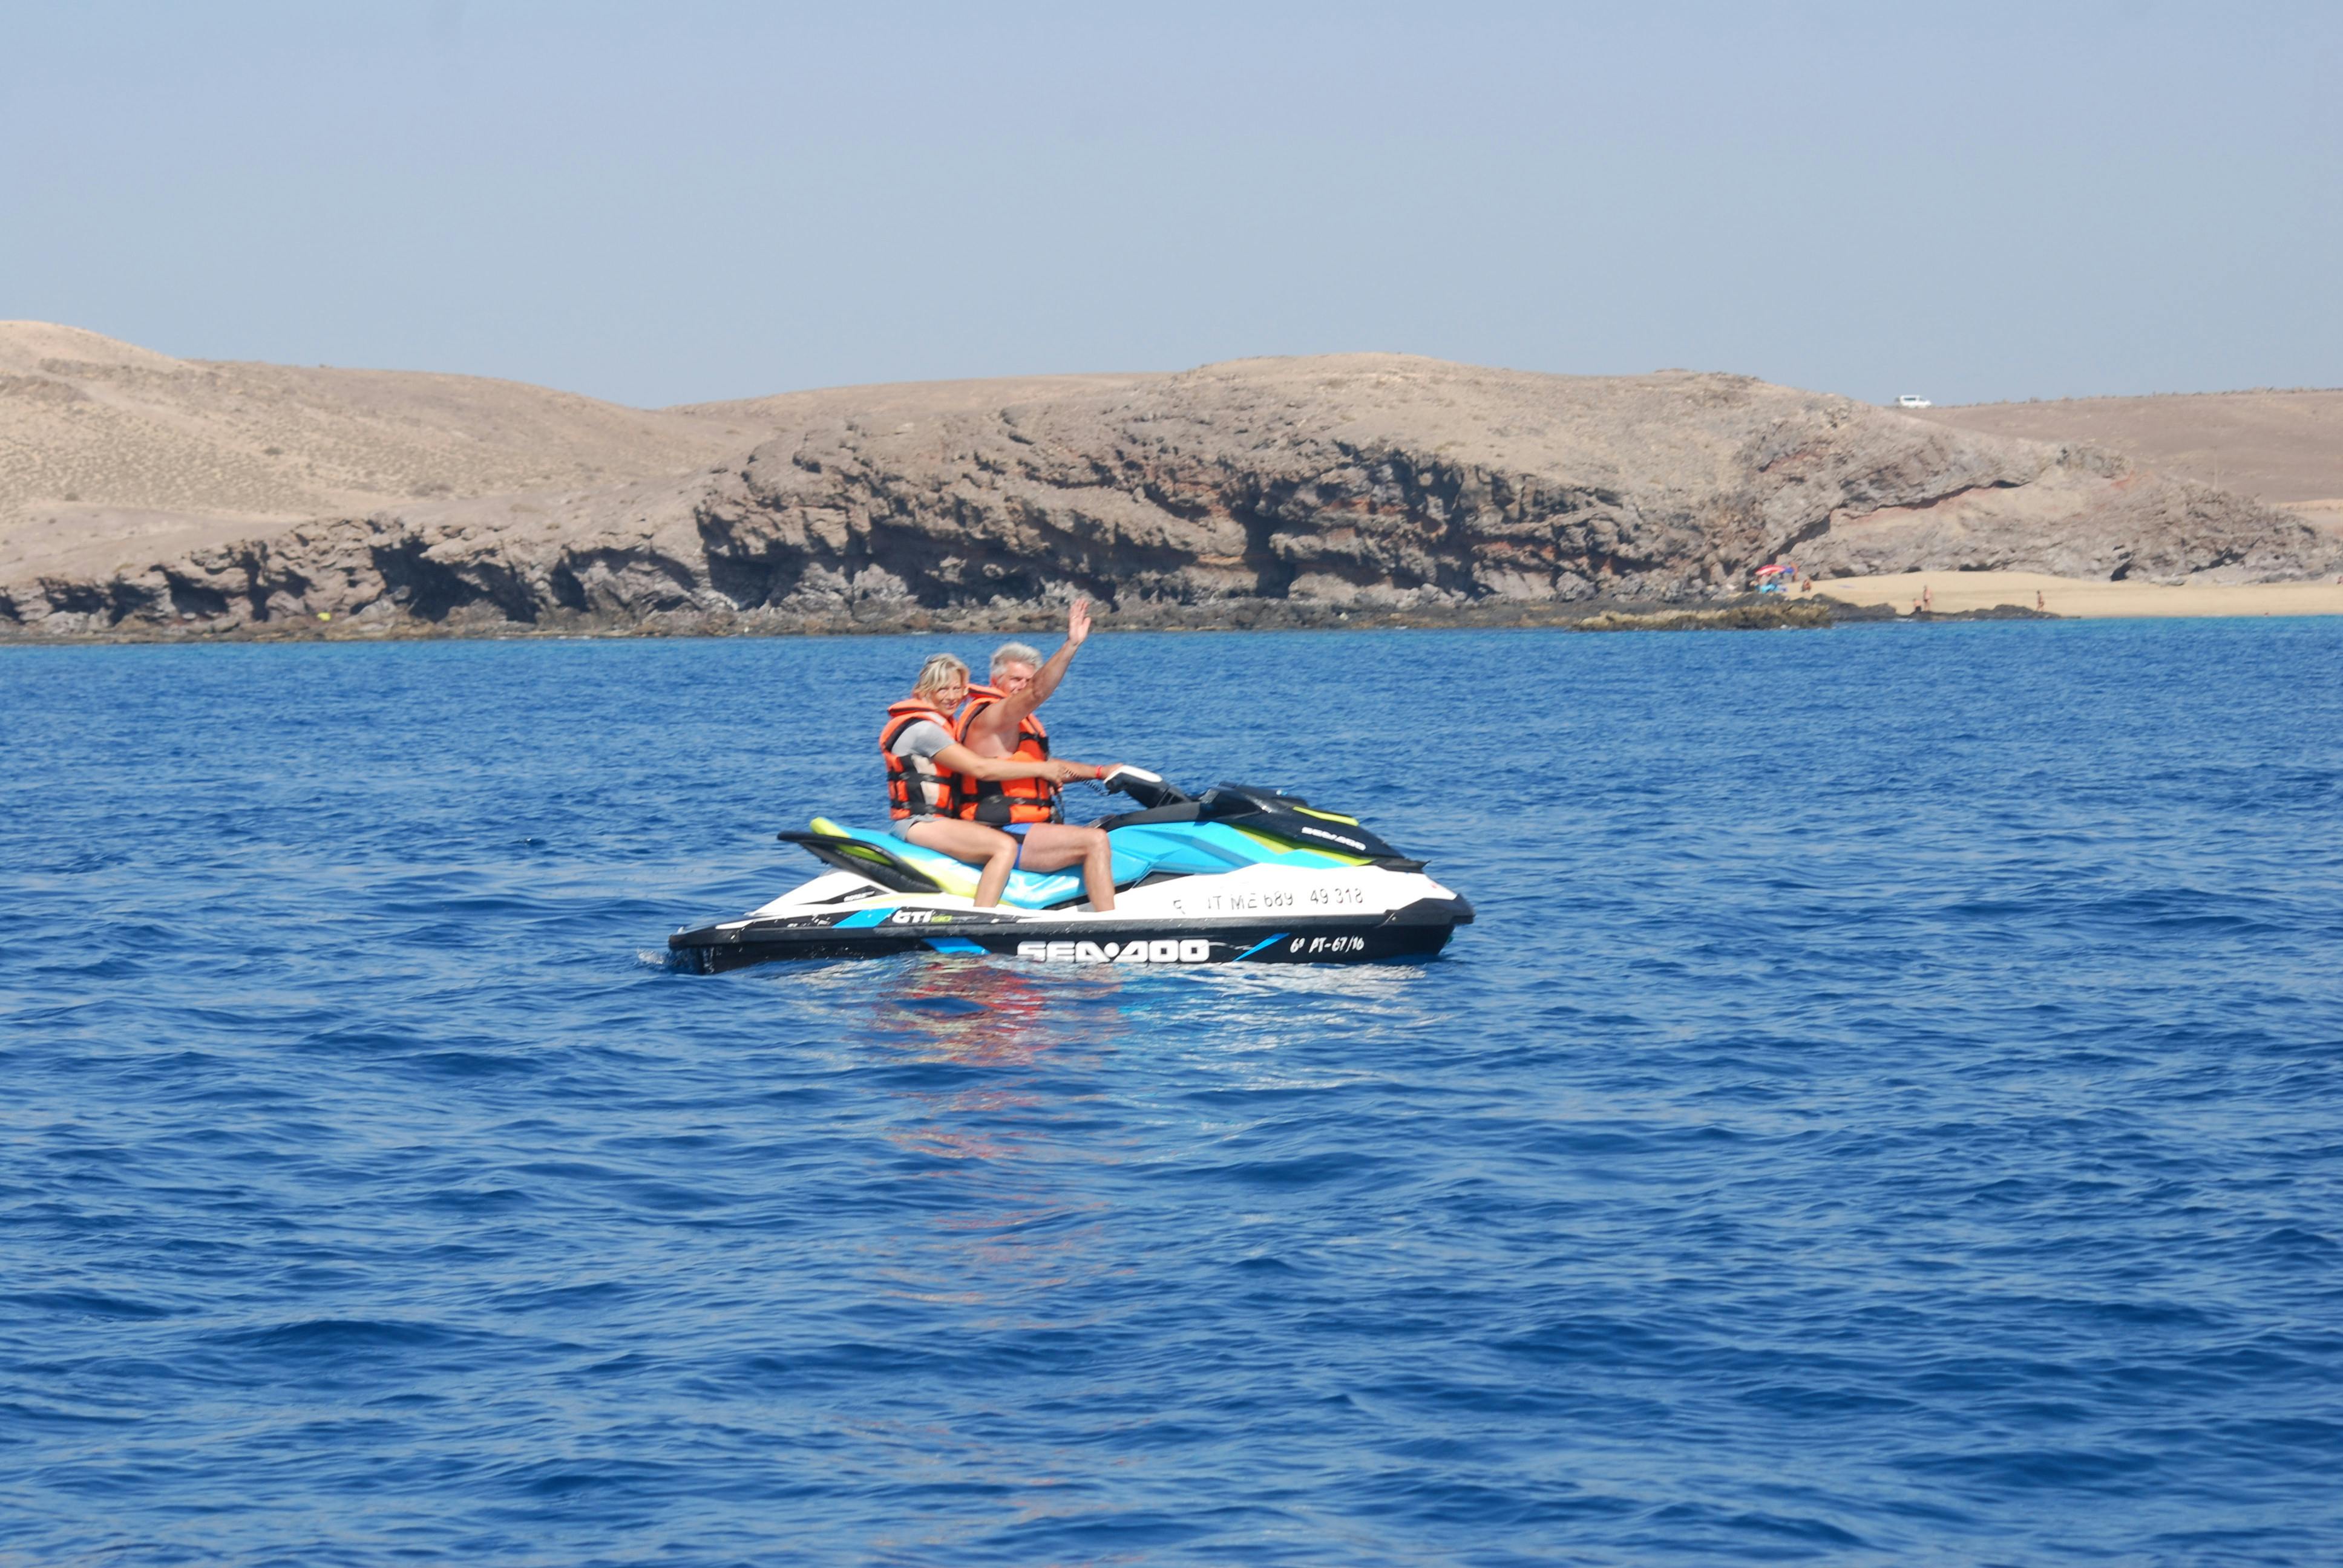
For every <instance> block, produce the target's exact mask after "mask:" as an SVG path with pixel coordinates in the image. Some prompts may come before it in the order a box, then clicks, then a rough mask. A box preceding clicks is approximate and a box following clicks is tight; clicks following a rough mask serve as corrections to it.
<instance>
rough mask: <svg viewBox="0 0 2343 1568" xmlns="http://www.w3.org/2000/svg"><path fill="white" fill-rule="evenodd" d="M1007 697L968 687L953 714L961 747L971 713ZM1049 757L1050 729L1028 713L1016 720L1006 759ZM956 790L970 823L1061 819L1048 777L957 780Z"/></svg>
mask: <svg viewBox="0 0 2343 1568" xmlns="http://www.w3.org/2000/svg"><path fill="white" fill-rule="evenodd" d="M1007 695H1008V693H1006V692H1004V691H1002V690H1001V689H999V688H997V687H991V686H971V687H970V688H969V689H968V699H967V700H966V701H964V702H962V703H961V704H960V711H959V712H957V713H955V714H953V715H952V734H953V736H954V737H955V738H957V739H959V741H960V744H961V745H962V746H965V745H967V744H968V731H969V727H970V725H972V724H974V723H975V722H976V716H977V715H978V714H980V713H981V712H983V711H984V710H985V709H988V708H990V707H991V706H992V705H993V704H994V703H996V702H999V701H1000V700H1001V699H1002V698H1003V697H1005V696H1007ZM1049 759H1050V731H1049V730H1048V729H1047V728H1045V727H1044V726H1043V725H1042V723H1041V719H1040V718H1039V717H1038V716H1036V715H1034V714H1031V713H1029V714H1027V715H1026V716H1025V717H1024V718H1022V719H1019V720H1018V721H1017V749H1015V750H1014V751H1011V753H1010V754H1009V760H1011V761H1012V762H1047V761H1048V760H1049ZM960 815H961V816H963V817H965V818H967V819H969V820H970V821H971V822H989V823H990V824H991V825H992V826H993V827H996V828H1005V827H1007V826H1008V825H1009V824H1010V823H1011V822H1062V821H1064V820H1065V819H1066V807H1065V802H1064V801H1063V800H1061V799H1059V795H1058V787H1057V786H1056V785H1055V784H1052V783H1051V782H1050V781H1049V780H1048V779H960Z"/></svg>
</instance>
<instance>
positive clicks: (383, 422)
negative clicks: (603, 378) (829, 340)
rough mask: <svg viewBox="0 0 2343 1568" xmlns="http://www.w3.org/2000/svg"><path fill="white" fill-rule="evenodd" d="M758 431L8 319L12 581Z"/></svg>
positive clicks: (602, 474)
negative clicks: (157, 347)
mask: <svg viewBox="0 0 2343 1568" xmlns="http://www.w3.org/2000/svg"><path fill="white" fill-rule="evenodd" d="M756 433H757V432H755V431H751V430H749V429H744V428H734V429H727V428H726V426H725V423H724V422H723V421H722V420H720V419H711V418H706V417H694V416H692V415H689V414H681V413H674V414H667V413H661V414H649V413H644V412H642V411H640V410H638V409H634V408H621V407H618V406H616V405H615V404H609V403H599V402H596V401H595V400H594V399H592V398H590V397H577V396H575V395H573V394H571V393H568V392H550V391H547V390H546V389H545V388H543V387H527V386H522V385H520V384H518V383H516V382H510V381H490V380H484V379H481V378H479V377H468V376H435V375H427V374H421V373H417V372H412V371H396V370H332V369H326V368H324V367H319V368H317V369H308V368H305V367H296V366H287V365H246V364H216V363H208V362H205V361H200V360H187V359H174V358H171V357H168V356H167V355H162V354H156V353H154V352H153V351H151V350H149V349H145V348H140V347H135V346H134V345H131V344H127V343H121V342H117V341H116V340H115V339H113V338H110V337H100V336H99V335H98V334H96V333H95V332H84V331H82V330H80V329H79V328H77V327H55V326H51V325H49V324H47V323H45V322H38V321H5V322H0V581H6V580H9V579H11V578H17V577H20V576H21V575H22V574H23V570H24V569H25V568H31V569H33V570H35V571H41V572H60V571H62V572H65V573H72V574H76V575H79V574H86V573H88V572H90V571H93V570H97V571H103V570H105V569H106V568H110V567H111V566H112V565H113V564H114V562H115V561H116V560H117V559H120V558H123V556H124V555H125V552H127V554H128V555H130V556H134V557H135V556H148V557H153V558H157V559H161V558H167V557H168V555H170V554H171V553H173V552H175V551H178V550H184V549H186V548H193V547H196V546H197V545H201V544H211V543H226V542H228V541H230V540H233V539H236V538H246V537H257V536H261V535H266V533H269V532H271V531H273V528H272V525H281V524H288V523H295V522H300V521H303V520H305V519H308V518H320V517H332V516H350V515H357V514H363V513H367V512H371V511H375V510H377V509H380V508H386V507H388V508H396V507H399V506H403V505H406V504H408V503H410V502H412V501H415V500H417V499H420V498H430V497H437V496H484V495H492V494H496V493H498V492H501V491H508V490H521V489H531V488H536V487H542V486H547V485H592V484H598V483H607V482H609V481H612V480H619V479H629V478H639V477H645V476H649V475H654V474H659V475H665V474H673V473H676V472H678V471H679V470H681V469H684V468H688V467H691V466H693V465H695V464H698V463H701V462H705V461H709V460H712V459H714V458H717V457H721V456H723V455H725V454H726V453H728V452H729V451H732V450H735V449H738V448H739V447H741V446H742V445H743V443H744V440H752V439H753V438H754V435H755V434H756ZM12 568H14V569H12Z"/></svg>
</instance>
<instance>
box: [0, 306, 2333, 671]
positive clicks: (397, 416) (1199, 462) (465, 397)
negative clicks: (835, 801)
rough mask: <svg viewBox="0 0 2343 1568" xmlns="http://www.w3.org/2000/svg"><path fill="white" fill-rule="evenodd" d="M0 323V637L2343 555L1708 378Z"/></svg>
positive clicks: (1383, 361) (2088, 456) (1976, 448)
mask: <svg viewBox="0 0 2343 1568" xmlns="http://www.w3.org/2000/svg"><path fill="white" fill-rule="evenodd" d="M9 331H10V333H11V334H12V336H11V337H9V339H8V342H9V345H10V350H11V352H12V353H13V354H14V355H15V358H14V360H13V361H11V364H12V366H13V368H12V369H11V370H10V371H9V372H8V374H9V375H10V376H11V377H13V379H12V381H11V382H10V383H9V385H8V387H7V388H6V390H5V394H0V395H4V396H5V398H6V399H7V400H8V403H7V407H8V410H9V412H8V414H7V418H8V419H9V420H10V423H9V425H8V427H7V429H8V430H9V432H10V437H9V443H8V445H7V446H6V447H5V448H0V450H5V464H0V467H5V471H6V472H7V473H8V474H9V475H11V476H13V477H11V478H10V480H9V481H8V484H9V486H10V488H8V489H7V490H6V491H5V497H6V498H7V504H8V505H9V506H11V507H13V508H14V510H13V511H10V512H7V513H5V514H0V516H5V517H7V518H14V521H13V522H12V523H6V524H0V526H5V527H6V528H7V529H8V532H7V534H6V536H5V538H0V633H6V632H14V633H15V634H17V635H32V636H50V637H55V636H98V637H121V636H181V635H189V634H199V635H200V634H211V633H216V632H221V631H230V632H237V631H246V630H252V629H263V630H278V629H281V630H303V631H306V632H308V633H312V634H315V633H318V632H321V631H324V632H327V633H329V634H332V635H339V634H342V633H343V632H345V631H348V632H351V633H354V634H378V633H389V634H407V633H428V632H431V631H435V630H440V631H444V630H468V631H479V632H497V631H510V630H519V629H530V628H534V629H539V630H557V629H559V630H567V629H609V630H707V631H715V630H771V631H783V630H791V629H806V628H871V629H878V628H900V627H906V626H920V625H939V624H958V623H969V624H976V623H988V624H1001V623H1003V622H1012V621H1016V620H1019V619H1021V618H1027V617H1032V616H1036V615H1039V614H1041V613H1042V612H1044V611H1045V610H1046V609H1047V608H1048V607H1050V606H1052V605H1062V603H1063V602H1064V601H1065V599H1067V598H1070V597H1071V596H1073V595H1077V594H1081V595H1087V596H1089V597H1091V598H1094V599H1096V600H1098V601H1099V602H1100V603H1101V605H1102V607H1104V608H1105V609H1106V611H1107V613H1108V614H1109V615H1110V616H1111V618H1113V619H1114V620H1116V621H1118V622H1120V623H1121V624H1124V625H1147V624H1187V625H1197V624H1248V625H1250V624H1317V623H1326V622H1332V621H1335V620H1339V619H1341V618H1344V617H1346V616H1349V615H1351V614H1353V612H1364V613H1369V614H1391V613H1411V614H1413V613H1423V614H1433V615H1447V614H1469V615H1472V616H1475V617H1479V618H1490V617H1495V618H1503V617H1505V616H1507V615H1513V616H1515V617H1516V618H1520V617H1529V616H1534V615H1544V614H1549V613H1551V612H1554V610H1555V609H1556V608H1557V607H1568V606H1589V607H1591V606H1594V605H1596V604H1599V603H1603V602H1609V601H1618V600H1647V601H1648V600H1675V601H1682V600H1709V599H1715V598H1724V597H1730V596H1732V595H1735V594H1736V593H1738V592H1740V591H1742V590H1743V589H1744V588H1745V586H1746V584H1747V581H1748V574H1749V572H1750V570H1751V569H1752V568H1754V567H1755V566H1756V565H1757V564H1758V563H1760V562H1763V561H1765V560H1767V559H1770V558H1775V557H1777V556H1780V555H1783V554H1785V553H1789V554H1794V555H1795V558H1797V560H1798V561H1799V562H1800V564H1802V565H1803V566H1804V567H1805V569H1806V570H1807V571H1808V572H1810V573H1812V574H1813V575H1815V576H1816V577H1819V578H1832V577H1839V576H1857V575H1869V574H1878V573H1887V572H1897V571H1906V570H1913V569H1922V568H1925V569H1927V570H1931V571H1936V570H1969V571H1985V570H1994V569H2017V570H2030V571H2041V572H2049V573H2054V574H2057V575H2061V576H2066V577H2087V578H2100V579H2111V578H2113V579H2132V580H2158V581H2179V580H2189V579H2195V580H2215V581H2245V580H2256V579H2267V578H2292V577H2301V576H2305V575H2308V574H2309V573H2313V572H2332V571H2333V570H2335V569H2336V568H2337V567H2338V556H2339V555H2343V551H2338V546H2337V543H2336V541H2335V540H2333V539H2330V538H2323V537H2321V536H2319V535H2318V533H2316V532H2315V530H2313V529H2311V528H2308V526H2307V525H2306V524H2304V523H2303V522H2302V521H2301V520H2300V519H2299V518H2295V517H2292V516H2289V515H2288V514H2285V513H2283V512H2278V511H2275V510H2272V509H2271V508H2268V507H2266V506H2264V505H2262V504H2260V503H2258V502H2256V501H2254V500H2252V499H2250V498H2245V497H2241V496H2237V495H2234V494H2230V493H2227V492H2225V491H2222V490H2218V489H2215V488H2213V487H2209V486H2207V485H2203V484H2198V483H2193V482H2190V481H2187V480H2185V479H2176V478H2173V477H2168V476H2166V475H2162V474H2159V473H2157V472H2156V471H2155V470H2153V469H2151V468H2147V467H2142V466H2141V465H2139V464H2137V463H2135V462H2132V461H2130V460H2128V459H2126V458H2124V457H2120V456H2116V455H2111V454H2109V453H2107V452H2106V451H2103V450H2100V449H2097V448H2095V447H2088V446H2084V445H2078V444H2075V443H2072V442H2058V443H2049V442H2039V441H2032V440H2024V439H2017V438H2013V437H2006V436H1996V435H1990V434H1983V433H1977V432H1972V431H1968V430H1965V429H1961V428H1957V427H1951V426H1949V425H1947V424H1946V423H1944V422H1931V421H1927V420H1923V419H1917V418H1913V417H1907V416H1906V415H1904V414H1901V413H1897V412H1895V411H1892V410H1885V409H1881V408H1876V407H1869V406H1867V405H1864V404H1859V403H1855V402H1854V401H1852V400H1850V399H1848V398H1845V397H1831V396H1827V395H1824V394H1818V393H1812V392H1802V391H1798V390H1796V389H1795V388H1791V387H1776V386H1770V385H1767V384H1766V383H1764V382H1761V381H1756V380H1754V379H1752V378H1750V377H1743V376H1726V375H1710V374H1700V373H1694V372H1689V371H1671V372H1664V373H1661V374H1657V375H1652V376H1634V377H1574V376H1547V375H1536V374H1531V373H1527V372H1521V371H1510V370H1496V369H1487V368H1483V367H1475V366H1469V365H1454V364H1449V363H1446V362H1444V361H1441V360H1434V359H1423V358H1417V357H1410V356H1404V355H1392V354H1351V355H1331V356H1324V357H1311V358H1292V359H1252V360H1239V361H1233V362H1231V363H1227V364H1222V365H1210V366H1205V367H1202V368H1199V369H1196V370H1192V371H1187V372H1183V373H1181V374H1177V375H1126V376H1063V377H1028V378H1023V379H1013V380H1000V381H963V382H949V383H942V382H940V383H929V384H916V385H907V386H892V387H842V388H835V389H831V390H828V391H821V392H805V393H791V394H786V395H783V396H779V397H767V398H760V399H756V400H754V401H750V402H742V403H731V404H719V405H707V406H702V407H694V408H683V409H670V410H667V411H664V412H661V413H641V412H638V411H636V410H632V409H626V408H618V407H611V406H609V405H608V404H601V403H596V402H593V401H591V400H589V399H587V398H582V397H567V396H565V395H562V394H559V393H553V392H546V391H541V390H539V389H538V388H534V387H516V386H511V385H509V384H505V383H498V382H486V381H478V380H468V379H466V378H463V377H430V376H417V375H403V374H392V373H387V372H381V373H377V372H349V371H322V370H321V371H307V370H295V369H286V368H282V367H269V366H251V365H211V364H192V363H183V362H180V361H176V360H171V359H166V358H164V357H160V356H156V355H149V354H146V353H145V352H144V351H142V350H138V349H135V348H131V347H128V346H126V345H121V344H113V343H109V342H107V341H106V340H105V339H102V338H96V337H91V336H90V335H88V334H84V333H75V332H72V331H71V330H70V329H66V328H55V327H25V326H20V327H15V328H11V329H9ZM272 448H274V450H272ZM69 494H70V495H71V496H73V497H75V499H68V498H67V496H68V495H69Z"/></svg>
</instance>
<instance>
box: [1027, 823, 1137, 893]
mask: <svg viewBox="0 0 2343 1568" xmlns="http://www.w3.org/2000/svg"><path fill="white" fill-rule="evenodd" d="M1019 864H1020V865H1021V867H1022V868H1023V869H1026V870H1028V871H1062V870H1064V869H1066V868H1067V867H1069V866H1072V865H1080V866H1081V869H1082V886H1083V887H1084V888H1085V889H1086V890H1088V891H1089V893H1090V896H1091V909H1093V910H1097V911H1098V912H1099V913H1101V914H1105V913H1107V912H1109V911H1110V910H1112V909H1113V908H1114V846H1112V845H1111V844H1109V843H1108V842H1107V841H1106V830H1105V829H1102V828H1069V827H1067V826H1065V825H1064V824H1063V823H1060V822H1036V823H1034V824H1033V826H1031V828H1028V829H1025V857H1024V859H1022V860H1021V861H1020V862H1019Z"/></svg>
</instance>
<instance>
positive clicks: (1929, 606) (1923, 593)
mask: <svg viewBox="0 0 2343 1568" xmlns="http://www.w3.org/2000/svg"><path fill="white" fill-rule="evenodd" d="M1920 608H1922V609H1925V610H1926V611H1927V612H1928V613H1929V614H1930V615H1934V614H1936V596H1935V595H1934V594H1932V593H1930V592H1929V591H1928V585H1927V584H1926V583H1922V584H1921V585H1920Z"/></svg>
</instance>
